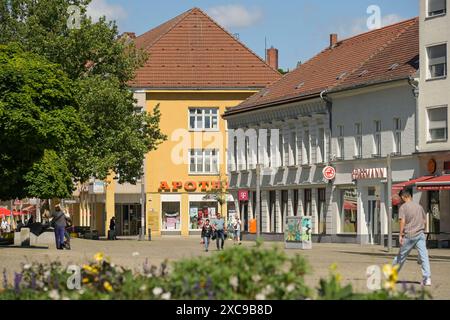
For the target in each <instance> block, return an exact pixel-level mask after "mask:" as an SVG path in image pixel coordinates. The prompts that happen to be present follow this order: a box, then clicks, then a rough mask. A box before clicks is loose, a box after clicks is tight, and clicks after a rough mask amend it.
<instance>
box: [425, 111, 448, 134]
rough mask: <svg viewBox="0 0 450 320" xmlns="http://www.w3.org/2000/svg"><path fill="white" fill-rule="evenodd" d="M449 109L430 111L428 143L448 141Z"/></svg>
mask: <svg viewBox="0 0 450 320" xmlns="http://www.w3.org/2000/svg"><path fill="white" fill-rule="evenodd" d="M447 137H448V129H447V107H440V108H432V109H428V141H430V142H434V141H447Z"/></svg>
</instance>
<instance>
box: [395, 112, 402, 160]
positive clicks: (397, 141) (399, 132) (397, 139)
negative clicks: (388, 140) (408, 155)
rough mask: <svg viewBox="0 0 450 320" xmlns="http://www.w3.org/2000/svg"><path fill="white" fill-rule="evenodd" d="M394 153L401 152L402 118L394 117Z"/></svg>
mask: <svg viewBox="0 0 450 320" xmlns="http://www.w3.org/2000/svg"><path fill="white" fill-rule="evenodd" d="M394 153H395V154H397V155H400V154H402V120H401V119H400V118H395V119H394Z"/></svg>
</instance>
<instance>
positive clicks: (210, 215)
mask: <svg viewBox="0 0 450 320" xmlns="http://www.w3.org/2000/svg"><path fill="white" fill-rule="evenodd" d="M217 209H218V202H217V201H214V202H203V201H202V202H189V229H190V230H200V229H201V228H202V227H203V224H204V223H205V220H206V219H210V220H211V219H215V218H216V214H217Z"/></svg>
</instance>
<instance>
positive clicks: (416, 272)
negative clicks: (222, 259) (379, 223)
mask: <svg viewBox="0 0 450 320" xmlns="http://www.w3.org/2000/svg"><path fill="white" fill-rule="evenodd" d="M232 245H233V243H232V242H231V241H228V242H227V244H226V246H228V247H230V246H232ZM243 245H244V246H252V245H254V244H253V243H251V242H247V243H244V244H243ZM273 245H277V246H282V244H281V243H265V244H264V246H268V247H270V246H273ZM72 248H73V250H71V251H56V250H52V249H46V248H33V249H29V248H15V247H0V271H2V270H4V269H6V271H7V273H8V275H9V277H12V275H13V273H14V271H19V270H20V265H21V263H24V262H27V261H40V262H45V261H50V260H54V259H59V260H60V261H61V262H62V263H63V264H69V263H74V264H82V263H85V262H87V261H89V260H90V259H92V257H93V255H94V254H95V253H97V252H104V253H105V254H106V255H107V256H109V257H111V259H112V261H114V263H116V264H118V265H122V266H126V267H130V268H135V269H140V268H141V267H142V265H143V263H144V261H145V260H146V259H147V258H148V259H149V261H150V263H151V264H154V265H159V264H160V263H161V262H163V261H164V260H166V259H168V260H169V261H174V260H178V259H182V258H189V257H196V256H205V255H211V254H215V250H214V247H213V250H212V251H210V252H209V253H205V252H203V250H202V247H201V245H200V239H199V238H197V237H195V238H184V239H182V238H179V237H173V238H171V237H165V238H157V239H153V241H151V242H149V241H143V242H140V241H135V240H119V241H91V240H80V239H72ZM287 253H288V254H289V255H293V254H296V253H299V254H302V255H304V256H305V257H306V258H307V259H308V261H309V263H310V265H311V266H312V269H313V274H311V275H308V276H307V278H306V281H307V284H308V285H310V286H311V287H317V285H318V283H319V279H320V278H322V277H326V276H327V275H328V271H329V267H330V265H331V264H333V263H336V264H337V265H338V272H339V273H340V274H341V275H342V276H343V279H344V282H346V283H352V284H353V286H354V288H355V289H357V290H358V291H367V286H366V282H367V280H366V279H367V277H366V270H367V267H368V266H370V265H379V266H382V265H384V264H386V263H391V261H392V259H393V257H394V253H392V254H388V253H386V251H385V250H384V248H382V247H379V246H359V245H346V244H314V246H313V250H309V251H300V250H288V251H287ZM430 260H431V269H432V274H433V277H432V279H433V287H432V288H431V293H432V295H433V297H434V298H435V299H446V300H450V250H448V249H440V250H430ZM420 280H421V272H420V266H419V265H418V264H417V259H416V253H415V252H413V254H412V255H411V257H410V258H409V260H408V261H407V263H406V265H405V267H404V269H403V270H402V272H401V273H400V281H402V282H407V283H408V284H409V283H411V284H414V283H416V282H417V283H418V282H420Z"/></svg>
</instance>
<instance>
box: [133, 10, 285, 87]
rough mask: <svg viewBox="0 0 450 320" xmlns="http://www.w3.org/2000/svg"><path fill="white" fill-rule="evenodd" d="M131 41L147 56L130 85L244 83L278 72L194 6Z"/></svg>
mask: <svg viewBox="0 0 450 320" xmlns="http://www.w3.org/2000/svg"><path fill="white" fill-rule="evenodd" d="M136 46H137V47H138V48H142V49H145V50H147V51H148V53H149V54H150V58H149V60H148V61H147V63H146V64H145V66H144V67H143V68H141V69H139V70H138V71H137V73H136V77H135V79H134V80H133V81H132V82H131V84H130V85H131V86H132V87H145V88H180V89H182V88H204V89H212V88H214V89H225V88H240V89H250V88H264V87H266V86H267V85H269V84H271V83H273V82H274V81H276V80H278V79H280V78H281V75H280V74H279V72H278V71H277V70H274V69H272V68H271V67H270V66H269V65H268V64H266V63H265V61H264V60H262V59H261V58H259V57H258V56H257V55H256V54H254V53H253V52H252V51H251V50H250V49H248V48H247V47H246V46H244V45H243V44H242V43H241V42H239V41H238V40H237V39H236V38H235V37H233V36H232V35H231V34H230V33H228V32H227V31H226V30H225V29H223V28H222V27H220V26H219V25H218V24H217V23H216V22H215V21H214V20H212V19H211V18H210V17H209V16H207V15H206V14H205V13H204V12H203V11H201V10H200V9H198V8H194V9H191V10H189V11H187V12H185V13H183V14H181V15H179V16H177V17H175V18H174V19H172V20H170V21H168V22H166V23H164V24H162V25H160V26H158V27H156V28H155V29H152V30H150V31H149V32H147V33H144V34H143V35H141V36H139V37H137V38H136Z"/></svg>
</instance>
